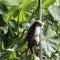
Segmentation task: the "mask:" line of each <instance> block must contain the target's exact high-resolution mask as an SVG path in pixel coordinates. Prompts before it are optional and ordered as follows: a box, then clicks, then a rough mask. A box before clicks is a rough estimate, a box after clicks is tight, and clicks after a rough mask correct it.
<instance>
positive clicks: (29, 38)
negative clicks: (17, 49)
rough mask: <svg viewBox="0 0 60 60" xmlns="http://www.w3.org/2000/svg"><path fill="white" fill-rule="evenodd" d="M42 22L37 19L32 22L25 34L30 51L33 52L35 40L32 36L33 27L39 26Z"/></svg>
mask: <svg viewBox="0 0 60 60" xmlns="http://www.w3.org/2000/svg"><path fill="white" fill-rule="evenodd" d="M41 25H42V24H41V23H40V22H38V21H36V22H34V23H33V24H32V26H31V27H30V29H29V31H28V34H27V40H28V46H29V48H30V50H31V53H32V54H33V53H34V46H35V45H36V43H37V41H36V39H35V38H34V33H35V27H36V26H41Z"/></svg>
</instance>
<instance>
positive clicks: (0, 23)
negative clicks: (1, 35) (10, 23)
mask: <svg viewBox="0 0 60 60" xmlns="http://www.w3.org/2000/svg"><path fill="white" fill-rule="evenodd" d="M5 24H6V23H5V22H4V20H3V16H2V15H1V14H0V26H4V25H5Z"/></svg>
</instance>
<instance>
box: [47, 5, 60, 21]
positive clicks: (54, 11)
mask: <svg viewBox="0 0 60 60" xmlns="http://www.w3.org/2000/svg"><path fill="white" fill-rule="evenodd" d="M48 10H49V12H50V14H51V15H52V17H53V18H54V20H56V21H58V22H60V6H52V7H49V8H48Z"/></svg>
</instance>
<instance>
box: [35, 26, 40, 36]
mask: <svg viewBox="0 0 60 60" xmlns="http://www.w3.org/2000/svg"><path fill="white" fill-rule="evenodd" d="M39 34H40V26H36V27H35V34H34V35H39Z"/></svg>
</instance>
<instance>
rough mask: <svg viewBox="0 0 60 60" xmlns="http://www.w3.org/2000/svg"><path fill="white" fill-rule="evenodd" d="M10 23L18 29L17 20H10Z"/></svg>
mask: <svg viewBox="0 0 60 60" xmlns="http://www.w3.org/2000/svg"><path fill="white" fill-rule="evenodd" d="M8 23H9V25H10V26H11V27H12V28H14V29H17V24H16V22H15V20H9V22H8Z"/></svg>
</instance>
